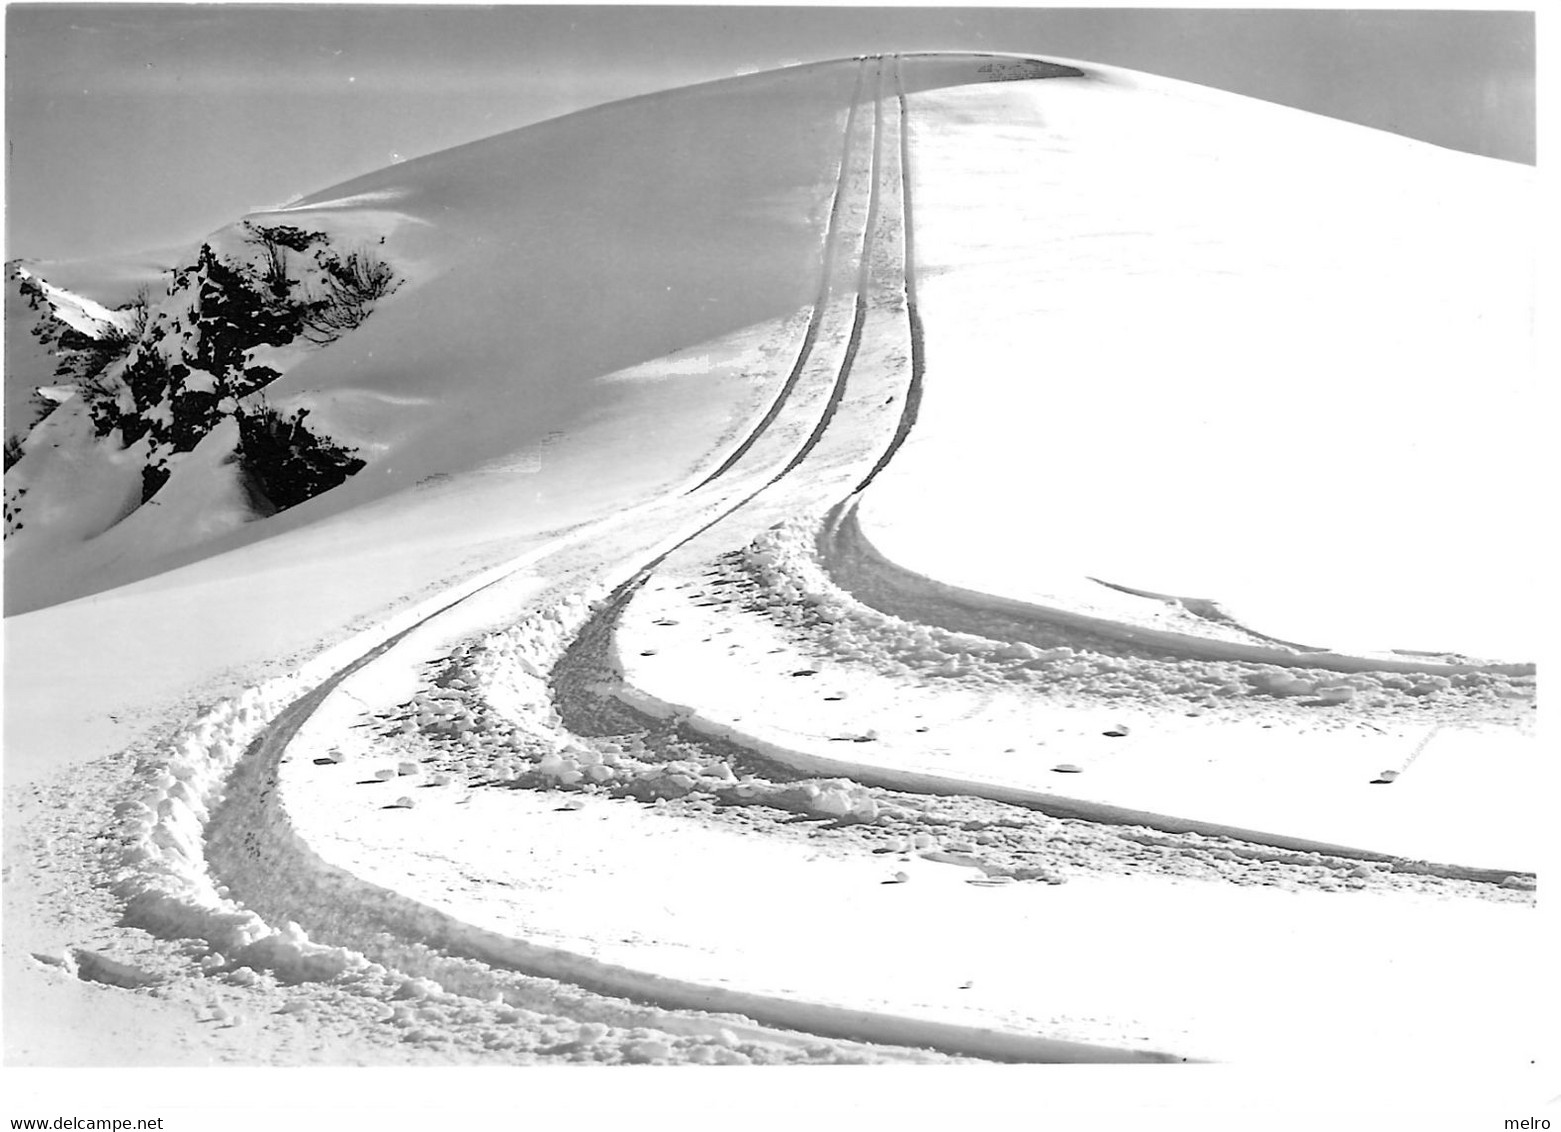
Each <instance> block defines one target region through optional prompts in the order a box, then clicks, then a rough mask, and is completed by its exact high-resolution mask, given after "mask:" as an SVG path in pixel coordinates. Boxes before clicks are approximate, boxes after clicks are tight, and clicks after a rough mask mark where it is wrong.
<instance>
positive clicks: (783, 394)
mask: <svg viewBox="0 0 1561 1132" xmlns="http://www.w3.org/2000/svg"><path fill="white" fill-rule="evenodd" d="M866 74H867V64H866V61H865V60H864V61H863V63H862V65H861V66H860V67H858V68H857V72H856V87H855V89H853V90H852V92H851V108H850V109H849V110H848V111H847V112H846V124H845V137H844V139H843V141H842V143H841V151H840V171H839V173H838V174H837V176H836V179H835V194H834V197H833V199H832V200H831V201H830V205H829V222H828V225H827V227H826V228H825V229H824V246H823V256H822V259H823V263H822V266H821V268H820V272H819V281H818V294H817V295H816V296H815V297H814V300H813V310H812V311H811V312H810V313H809V315H808V325H807V329H806V330H805V331H804V332H803V335H802V344H801V346H800V347H799V348H798V350H797V360H796V361H795V362H794V363H793V364H792V367H791V373H790V374H788V375H787V377H786V381H785V382H784V383H783V384H782V385H781V388H780V391H779V392H778V393H777V394H776V396H775V400H774V401H773V402H771V404H770V407H769V410H768V411H767V412H766V413H765V414H764V416H763V417H762V418H761V419H760V420H759V423H758V424H757V425H755V426H754V427H753V428H752V429H751V430H750V431H749V433H748V435H747V437H745V438H744V439H743V442H742V443H741V444H739V445H738V446H737V448H736V449H734V450H733V451H732V453H731V454H730V455H729V456H727V458H726V459H725V460H724V461H722V463H721V466H720V467H718V468H717V469H716V470H715V471H713V472H711V473H710V474H709V475H708V476H706V477H705V478H704V479H703V480H701V481H700V482H699V483H698V484H697V485H695V486H694V487H692V488H690V489H689V491H690V492H695V491H698V490H700V489H701V488H704V487H707V486H709V485H710V484H712V483H714V482H715V481H716V480H718V479H720V478H721V477H722V476H724V475H726V473H727V472H729V471H731V470H732V468H733V467H734V466H736V464H737V462H738V461H739V460H741V459H742V458H743V457H744V456H746V455H747V454H748V450H749V449H750V448H752V447H753V446H754V444H755V443H756V442H757V441H758V439H759V438H760V437H761V436H763V435H764V433H765V432H766V431H767V430H768V429H769V427H770V426H771V425H772V424H774V423H775V418H776V417H778V416H780V413H781V410H782V409H783V408H784V407H785V405H786V402H787V400H788V399H789V398H790V397H791V394H792V392H793V390H795V389H796V387H797V383H798V382H799V381H800V380H801V379H802V372H803V370H804V369H806V368H807V364H808V360H809V359H810V358H811V357H812V355H813V346H814V343H815V342H816V341H817V340H818V332H819V327H820V326H821V325H822V323H823V321H824V314H825V310H826V308H827V307H828V304H829V295H830V290H831V287H832V281H833V277H834V272H835V258H836V255H837V252H838V248H839V244H840V202H841V198H842V197H843V196H844V195H845V191H846V188H847V186H848V185H849V183H850V179H851V137H852V134H853V133H854V132H855V129H856V116H857V112H858V110H859V108H860V103H861V97H862V85H863V80H864V79H865V77H866Z"/></svg>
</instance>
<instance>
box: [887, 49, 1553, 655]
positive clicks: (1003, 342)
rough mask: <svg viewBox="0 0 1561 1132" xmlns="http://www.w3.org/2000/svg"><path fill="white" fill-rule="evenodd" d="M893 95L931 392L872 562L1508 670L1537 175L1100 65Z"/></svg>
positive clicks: (1527, 602)
mask: <svg viewBox="0 0 1561 1132" xmlns="http://www.w3.org/2000/svg"><path fill="white" fill-rule="evenodd" d="M918 105H920V106H921V107H922V108H923V110H924V113H923V114H921V115H920V116H918V117H917V118H916V119H915V123H914V125H913V138H914V141H915V145H916V153H917V170H918V186H919V190H920V199H921V202H922V216H923V218H924V219H923V222H922V223H921V224H920V225H919V230H918V254H919V256H920V259H921V263H922V266H923V273H924V279H923V284H922V289H921V297H922V306H923V312H924V316H925V322H926V325H927V354H928V359H929V362H928V364H929V373H930V376H929V381H928V386H927V398H928V400H927V411H926V413H925V415H924V418H923V420H922V422H921V423H920V424H919V425H918V428H917V433H916V436H915V438H914V440H913V442H912V443H911V444H910V445H909V446H908V447H907V449H906V451H905V452H904V454H903V455H902V456H901V457H900V458H899V459H897V460H896V461H895V464H894V466H893V468H892V469H891V470H890V471H889V472H888V474H887V475H885V476H884V477H883V479H882V480H881V481H880V483H879V484H878V486H877V489H876V490H875V491H874V492H873V494H872V496H871V497H870V498H869V499H868V500H867V501H866V502H865V504H864V508H863V522H864V525H865V529H866V531H867V533H868V535H869V537H871V538H872V540H873V541H874V543H875V544H876V545H877V546H878V547H879V548H880V549H881V550H882V551H883V552H884V553H885V554H886V555H888V557H890V558H891V559H893V560H894V561H896V562H899V563H901V564H902V565H904V566H906V567H908V568H911V569H915V570H918V571H921V572H923V573H927V574H931V575H932V576H934V577H938V578H940V579H943V580H945V581H949V582H955V583H958V584H961V585H968V586H970V587H971V588H973V589H976V590H981V591H984V592H1001V593H1004V594H1008V595H1011V596H1015V597H1023V598H1026V599H1027V600H1036V601H1042V602H1043V603H1044V602H1047V601H1048V600H1049V599H1050V600H1060V601H1062V602H1063V603H1064V604H1072V603H1074V602H1076V601H1078V600H1079V599H1080V597H1081V596H1082V597H1084V599H1085V600H1094V601H1102V600H1109V599H1110V596H1111V595H1110V594H1109V593H1107V592H1104V591H1103V590H1102V588H1101V587H1099V586H1094V587H1093V591H1094V592H1093V595H1080V594H1078V593H1077V592H1076V588H1077V585H1078V583H1079V582H1081V581H1082V580H1083V579H1085V578H1096V579H1102V580H1104V581H1106V582H1111V583H1117V584H1122V585H1126V586H1131V587H1134V588H1138V589H1143V590H1149V591H1154V592H1158V593H1164V594H1176V595H1185V596H1189V597H1198V598H1212V599H1216V600H1217V601H1219V602H1221V603H1222V604H1223V605H1225V606H1226V607H1227V608H1228V609H1230V610H1231V611H1232V612H1234V613H1235V614H1236V615H1238V617H1239V618H1240V619H1241V620H1242V621H1243V622H1244V623H1245V624H1247V625H1248V626H1249V627H1252V628H1256V629H1259V630H1262V631H1263V632H1265V633H1269V634H1273V635H1275V636H1278V637H1281V638H1285V639H1289V640H1299V641H1303V642H1306V643H1309V644H1314V645H1319V646H1324V647H1328V648H1334V649H1350V650H1359V649H1375V650H1387V649H1392V648H1404V649H1418V650H1449V651H1454V652H1462V653H1467V654H1471V655H1474V656H1487V657H1493V658H1500V659H1507V660H1528V659H1532V654H1533V650H1534V649H1535V647H1536V642H1535V641H1534V640H1533V638H1532V637H1531V636H1530V635H1529V633H1530V631H1531V626H1532V624H1533V621H1532V617H1531V612H1530V611H1531V610H1532V609H1533V608H1534V607H1535V603H1536V601H1537V600H1538V591H1537V588H1536V587H1537V585H1538V579H1537V576H1536V575H1535V574H1534V572H1533V567H1532V563H1533V561H1534V558H1535V551H1536V549H1537V546H1536V544H1535V542H1534V536H1533V523H1532V515H1533V513H1534V512H1533V507H1534V503H1535V499H1534V497H1533V495H1532V487H1531V485H1532V483H1533V481H1534V474H1535V472H1536V471H1537V469H1536V468H1535V467H1534V465H1533V463H1532V461H1533V457H1534V454H1535V453H1536V452H1537V451H1538V447H1537V445H1536V444H1535V436H1534V434H1533V433H1532V431H1531V425H1530V422H1531V421H1532V419H1533V412H1532V410H1533V404H1534V401H1533V398H1534V395H1535V388H1534V380H1533V359H1532V339H1531V328H1532V319H1533V311H1532V298H1531V295H1532V287H1533V274H1534V265H1533V252H1532V247H1533V244H1532V239H1531V235H1530V234H1531V232H1532V231H1533V225H1534V221H1535V218H1536V215H1535V197H1534V189H1535V184H1534V176H1533V171H1532V170H1531V169H1528V168H1526V167H1522V166H1517V165H1511V164H1507V163H1504V162H1498V161H1491V160H1488V159H1482V158H1477V157H1472V156H1470V155H1468V154H1462V153H1456V152H1453V151H1450V150H1443V149H1439V148H1437V147H1435V146H1430V145H1426V144H1424V143H1419V142H1414V141H1410V140H1407V139H1404V138H1398V137H1394V136H1391V135H1387V134H1382V133H1378V132H1375V131H1372V130H1367V129H1363V128H1360V127H1357V126H1353V125H1349V124H1346V123H1341V122H1337V121H1333V120H1331V119H1326V118H1321V117H1318V116H1316V115H1310V114H1306V113H1303V112H1301V111H1296V110H1290V109H1286V108H1280V107H1275V106H1271V105H1267V104H1263V103H1259V102H1254V101H1252V100H1248V99H1243V98H1239V97H1236V96H1231V95H1225V94H1221V93H1219V92H1214V91H1208V90H1200V89H1198V88H1193V87H1189V86H1187V85H1185V84H1180V83H1175V82H1171V81H1169V80H1162V79H1154V78H1150V77H1148V76H1141V75H1132V74H1127V73H1122V72H1117V71H1112V70H1109V69H1103V68H1095V69H1092V71H1091V74H1090V76H1089V77H1088V78H1087V79H1061V80H1058V81H1057V82H1055V83H1048V84H1045V85H1044V86H1041V85H1037V84H1017V83H1016V84H1000V85H990V86H970V87H961V88H958V89H952V90H946V91H934V92H928V93H926V94H924V95H921V96H919V98H918ZM956 375H957V376H956ZM940 376H943V377H945V378H946V380H939V377H940ZM994 485H1002V487H1003V489H1002V490H994ZM933 532H935V534H934V533H933ZM929 535H930V536H931V537H929ZM1040 546H1044V547H1045V553H1044V554H1037V553H1036V552H1035V551H1036V548H1037V547H1040Z"/></svg>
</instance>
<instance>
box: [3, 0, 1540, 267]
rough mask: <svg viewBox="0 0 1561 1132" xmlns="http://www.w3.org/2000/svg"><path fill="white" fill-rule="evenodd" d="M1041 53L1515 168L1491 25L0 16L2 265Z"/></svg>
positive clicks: (325, 8) (543, 15) (856, 11)
mask: <svg viewBox="0 0 1561 1132" xmlns="http://www.w3.org/2000/svg"><path fill="white" fill-rule="evenodd" d="M932 49H978V50H993V51H1005V52H1017V53H1030V52H1033V53H1037V54H1042V55H1045V54H1051V55H1055V56H1062V57H1068V58H1074V59H1084V60H1088V61H1092V62H1097V63H1107V64H1114V65H1118V66H1124V67H1129V68H1133V69H1136V70H1142V71H1149V72H1153V73H1156V74H1162V75H1168V76H1171V77H1174V78H1179V79H1185V80H1188V81H1192V82H1198V83H1204V84H1207V85H1210V86H1215V87H1221V88H1223V89H1227V90H1232V91H1236V92H1238V93H1241V94H1247V95H1252V96H1255V97H1259V98H1264V99H1268V100H1270V101H1274V102H1280V103H1284V104H1286V105H1291V106H1297V107H1300V108H1302V109H1307V110H1312V111H1315V112H1318V113H1323V114H1328V115H1331V116H1334V117H1339V118H1344V119H1346V120H1350V121H1356V122H1360V123H1363V124H1365V125H1369V126H1375V127H1378V128H1381V129H1387V130H1393V131H1395V132H1398V133H1402V134H1405V135H1408V136H1410V137H1416V138H1420V139H1422V140H1426V141H1431V142H1434V143H1436V144H1438V145H1445V146H1449V147H1451V148H1455V149H1463V150H1468V151H1470V152H1474V153H1481V154H1485V155H1488V156H1494V157H1499V158H1503V159H1506V160H1511V161H1519V162H1528V163H1532V162H1533V160H1534V144H1535V143H1534V117H1535V112H1534V56H1535V48H1534V19H1533V16H1532V14H1531V13H1524V12H1497V11H1462V12H1459V11H1420V12H1411V11H1395V10H1383V11H1364V10H1362V11H1352V10H1327V11H1291V10H1256V11H1253V10H1237V9H1223V10H1219V9H1216V10H1183V9H1163V8H1161V9H1122V8H1117V9H1081V8H1073V9H1070V8H1037V7H1020V8H974V7H931V8H893V7H863V8H844V7H835V6H826V7H809V8H779V7H753V6H711V7H609V6H602V5H586V6H573V7H552V6H547V7H544V6H535V5H504V6H490V7H467V6H460V5H433V6H421V5H400V4H390V5H379V4H370V5H355V6H335V5H328V4H313V5H308V6H304V5H292V6H288V5H276V6H271V5H254V6H251V5H242V6H240V5H229V4H197V5H181V6H157V5H140V4H106V5H99V4H26V3H17V4H11V5H10V6H9V7H8V8H7V10H6V47H5V53H6V126H5V132H6V143H7V154H8V160H7V163H6V206H7V207H6V248H5V256H6V258H7V259H11V258H16V257H27V258H40V259H73V258H82V257H106V256H114V255H123V254H127V253H134V252H139V251H142V250H145V249H153V248H166V247H170V246H176V245H186V244H190V243H193V242H195V241H198V240H199V239H200V238H201V237H202V236H203V235H205V234H206V233H208V232H211V231H215V230H216V229H217V228H220V227H222V226H223V225H225V224H228V223H231V222H232V221H233V220H235V219H237V218H238V217H239V216H240V215H242V214H243V213H245V212H247V211H250V210H252V209H255V208H259V207H265V206H272V205H276V204H280V203H282V202H284V201H286V200H289V199H291V198H293V197H296V196H299V195H303V194H306V193H311V192H314V191H317V190H319V189H323V188H326V187H329V186H330V185H333V184H336V183H338V182H340V181H344V180H347V179H349V178H351V177H354V176H357V175H359V174H361V173H366V172H369V171H372V170H374V169H378V168H382V167H384V166H386V165H389V164H391V163H393V162H395V161H398V160H401V159H404V158H409V157H416V156H420V155H422V154H425V153H432V152H435V151H437V150H440V149H444V148H447V147H449V146H452V145H458V144H460V143H462V142H467V141H472V140H475V139H477V138H481V137H486V136H489V135H491V134H495V133H499V132H501V131H504V130H509V129H514V128H517V127H520V126H524V125H528V124H530V123H532V122H537V121H542V120H544V119H547V118H552V117H556V116H558V115H560V114H564V113H568V112H570V111H572V110H578V109H583V108H585V107H588V106H593V105H597V104H600V103H603V102H608V101H611V100H614V99H617V98H623V97H628V96H631V95H636V94H643V93H648V92H651V91H656V90H662V89H668V88H671V87H676V86H682V85H686V84H688V83H693V82H700V81H704V80H707V79H717V78H725V77H728V76H731V75H734V74H741V73H745V72H749V71H755V70H762V69H767V68H770V67H776V66H783V65H786V64H790V63H798V62H810V61H814V60H818V59H828V58H836V57H840V56H846V55H853V54H857V53H871V52H884V51H915V50H932Z"/></svg>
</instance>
